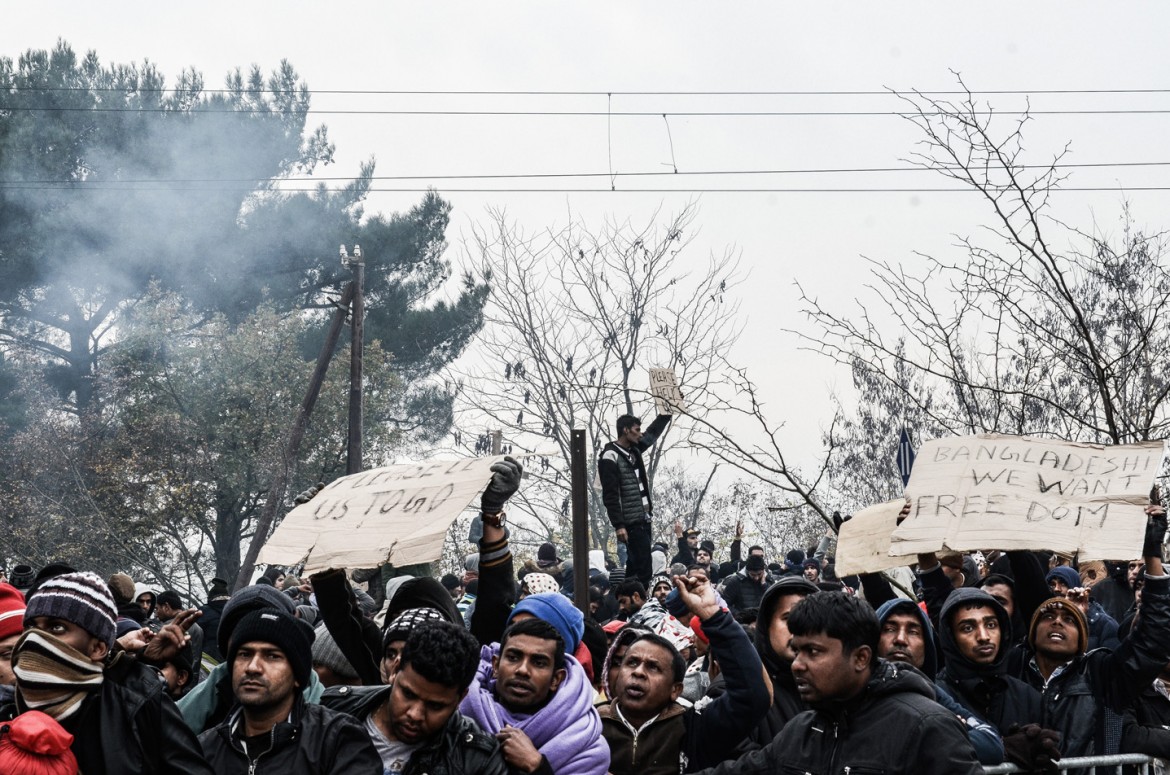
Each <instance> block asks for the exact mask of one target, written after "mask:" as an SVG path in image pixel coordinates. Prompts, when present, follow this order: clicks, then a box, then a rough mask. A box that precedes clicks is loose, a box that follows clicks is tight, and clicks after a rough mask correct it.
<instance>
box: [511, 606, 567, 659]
mask: <svg viewBox="0 0 1170 775" xmlns="http://www.w3.org/2000/svg"><path fill="white" fill-rule="evenodd" d="M523 611H527V612H528V613H530V614H532V615H533V616H535V617H536V618H537V619H540V620H541V621H544V622H548V623H549V624H551V625H552V626H553V629H555V630H556V631H557V632H558V633H560V635H561V639H562V640H564V641H565V653H566V654H572V653H573V652H575V651H576V650H577V644H579V643H580V642H581V636H582V635H584V634H585V617H584V616H582V615H581V612H580V611H578V610H577V609H576V608H574V607H573V604H572V603H571V602H569V598H567V597H565V596H564V595H562V594H560V593H559V592H545V593H544V594H540V595H529V596H528V597H526V598H524V599H523V600H521V601H520V602H519V603H517V604H516V607H515V608H513V609H512V613H510V614H508V624H511V623H512V619H514V618H515V617H516V614H518V613H521V612H523Z"/></svg>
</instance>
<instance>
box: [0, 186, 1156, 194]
mask: <svg viewBox="0 0 1170 775" xmlns="http://www.w3.org/2000/svg"><path fill="white" fill-rule="evenodd" d="M0 189H3V190H19V191H69V192H86V193H106V192H109V193H120V194H125V193H127V192H158V191H239V192H248V191H268V190H269V189H262V188H247V187H228V186H220V187H198V186H187V187H184V186H149V187H139V188H127V187H123V186H110V187H107V186H97V185H90V186H75V187H58V186H41V185H29V186H22V185H12V184H2V185H0ZM367 190H368V191H370V192H371V193H399V194H421V193H426V192H427V191H430V190H431V188H418V187H414V188H380V187H371V188H369V189H367ZM316 191H317V189H316V188H281V189H278V190H277V193H315V192H316ZM1050 191H1051V193H1061V192H1132V191H1170V186H1121V185H1118V186H1061V187H1059V188H1052V189H1050ZM439 193H441V194H613V193H617V194H962V193H967V194H973V193H976V190H975V189H973V188H922V187H914V188H625V189H623V188H618V189H610V188H443V189H440V190H439Z"/></svg>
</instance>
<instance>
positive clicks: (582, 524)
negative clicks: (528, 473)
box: [569, 428, 589, 617]
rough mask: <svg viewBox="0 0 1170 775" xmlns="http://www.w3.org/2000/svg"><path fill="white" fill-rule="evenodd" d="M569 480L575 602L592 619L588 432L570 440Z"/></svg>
mask: <svg viewBox="0 0 1170 775" xmlns="http://www.w3.org/2000/svg"><path fill="white" fill-rule="evenodd" d="M569 477H570V482H571V484H572V488H573V602H574V603H575V604H576V606H577V608H578V609H580V611H581V613H582V614H584V615H585V616H586V617H588V616H589V501H588V487H587V486H586V481H585V430H584V429H583V428H575V429H573V430H572V431H570V437H569Z"/></svg>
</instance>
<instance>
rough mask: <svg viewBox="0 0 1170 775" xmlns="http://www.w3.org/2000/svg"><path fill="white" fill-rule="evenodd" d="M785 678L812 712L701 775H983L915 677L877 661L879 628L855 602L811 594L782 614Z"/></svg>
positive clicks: (951, 721)
mask: <svg viewBox="0 0 1170 775" xmlns="http://www.w3.org/2000/svg"><path fill="white" fill-rule="evenodd" d="M788 629H789V631H790V632H791V633H792V649H793V651H794V652H795V654H796V659H795V660H794V661H793V663H792V674H793V677H794V678H795V680H796V686H797V689H798V690H799V692H800V696H801V699H802V700H804V701H805V702H806V703H808V704H809V706H810V707H812V708H813V710H810V711H806V712H804V713H802V714H800V715H799V716H797V717H796V718H794V719H793V720H792V721H790V722H789V723H788V724H787V725H785V727H784V729H783V731H781V732H780V734H779V735H777V736H776V738H775V739H774V740H773V741H772V742H771V743H769V744H768V745H767V746H765V747H764V748H762V749H760V750H758V751H753V752H752V753H749V754H746V755H744V756H742V757H740V758H739V759H738V760H736V761H731V762H724V763H723V764H721V765H719V766H718V767H715V768H714V769H710V770H704V775H765V773H767V774H768V775H770V774H771V773H775V772H816V773H832V774H833V775H836V774H837V773H841V772H845V773H851V772H858V773H860V772H883V773H887V775H898V774H899V773H906V775H910V774H911V773H913V774H914V775H917V774H918V773H930V774H931V775H980V773H982V772H983V769H982V767H980V765H979V763H978V762H977V761H976V759H975V752H974V750H972V748H971V744H970V743H969V742H968V741H967V737H966V735H964V734H963V727H962V726H961V725H960V724H959V721H958V720H957V719H956V718H955V717H954V716H953V715H952V714H951V713H950V712H949V711H947V710H946V709H945V708H943V707H942V706H940V705H939V704H938V703H936V702H934V691H933V689H932V687H931V685H930V683H929V682H928V681H927V680H926V678H924V677H923V675H922V674H921V673H919V672H918V671H917V670H914V669H912V668H908V667H906V666H905V665H902V664H900V663H897V662H887V661H885V660H884V659H879V658H878V657H877V656H876V651H877V648H878V622H877V617H876V616H875V615H874V612H873V609H872V608H870V607H869V605H868V604H867V603H865V602H864V601H862V600H858V599H857V598H856V597H853V596H851V595H846V594H842V593H840V592H818V593H817V594H815V595H809V596H808V597H806V598H804V599H803V600H801V601H800V602H799V603H797V604H796V606H795V607H794V608H793V609H792V613H791V615H790V616H789V617H788Z"/></svg>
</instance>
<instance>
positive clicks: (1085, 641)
mask: <svg viewBox="0 0 1170 775" xmlns="http://www.w3.org/2000/svg"><path fill="white" fill-rule="evenodd" d="M1069 570H1072V568H1069ZM1073 573H1074V574H1075V573H1076V571H1073ZM1050 575H1051V574H1050ZM1054 608H1063V609H1064V610H1066V611H1068V612H1069V613H1071V614H1072V615H1073V619H1075V620H1076V623H1077V632H1078V633H1079V634H1080V636H1081V637H1080V640H1079V641H1078V643H1077V653H1078V654H1084V653H1085V650H1086V649H1087V648H1088V646H1089V622H1088V620H1087V619H1085V614H1084V612H1082V611H1081V607H1080V606H1078V605H1077V604H1076V603H1074V602H1072V601H1071V600H1069V599H1068V598H1064V597H1052V598H1049V599H1048V600H1045V601H1044V602H1043V603H1041V604H1040V607H1039V608H1037V609H1036V613H1034V614H1032V623H1031V624H1030V625H1028V645H1030V646H1032V647H1033V648H1035V646H1036V627H1037V626H1038V625H1039V624H1040V617H1041V616H1043V615H1044V614H1045V613H1046V612H1048V611H1051V610H1053V609H1054Z"/></svg>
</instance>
